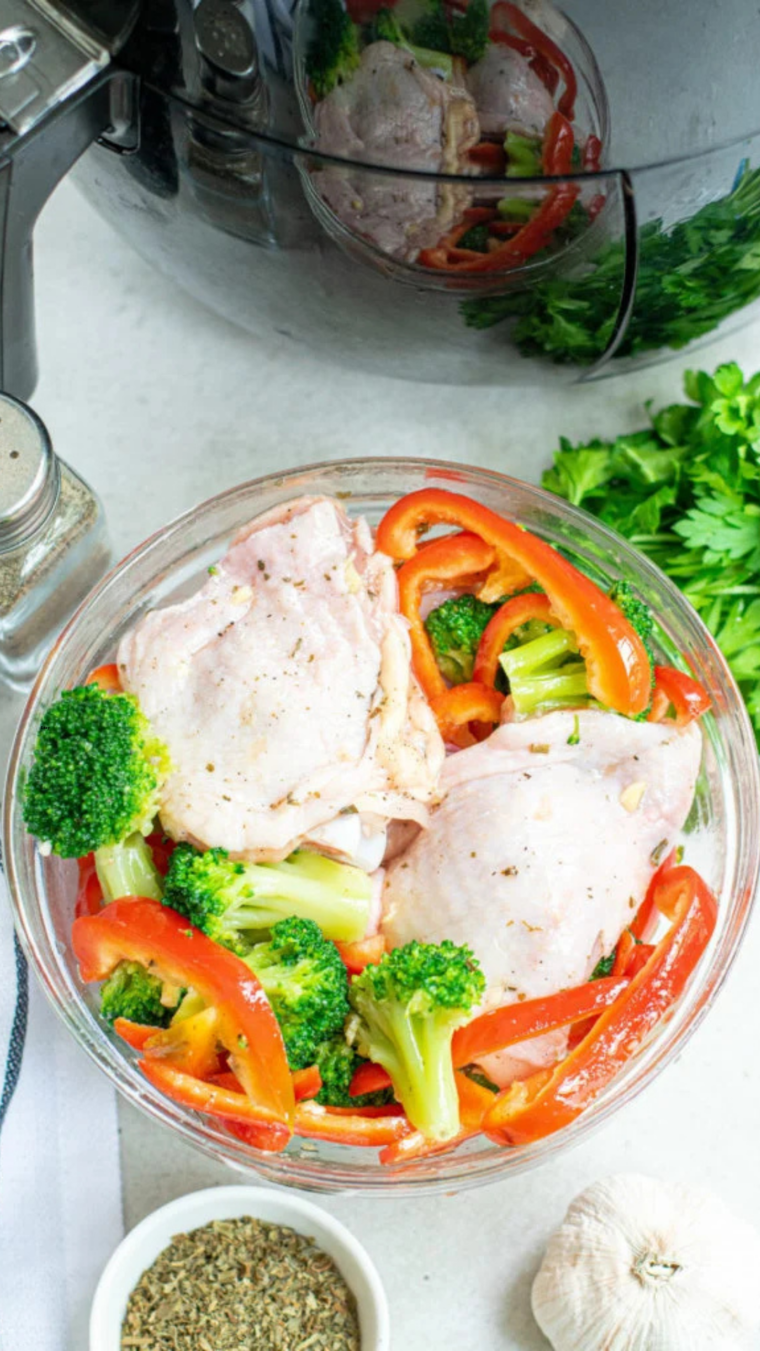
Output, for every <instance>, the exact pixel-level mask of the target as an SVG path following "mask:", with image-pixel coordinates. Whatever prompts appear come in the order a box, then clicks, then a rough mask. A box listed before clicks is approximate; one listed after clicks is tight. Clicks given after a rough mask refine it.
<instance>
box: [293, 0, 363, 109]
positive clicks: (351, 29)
mask: <svg viewBox="0 0 760 1351" xmlns="http://www.w3.org/2000/svg"><path fill="white" fill-rule="evenodd" d="M310 13H311V17H312V20H313V23H314V35H313V37H312V39H311V41H310V42H309V45H308V48H307V51H306V74H307V75H308V77H309V79H310V80H311V83H312V85H313V86H314V92H315V94H316V95H317V98H320V99H323V98H325V97H326V96H327V95H328V94H329V93H330V90H331V89H334V88H335V86H336V84H342V83H343V81H344V80H349V79H350V78H351V76H352V75H353V73H354V71H355V70H356V68H357V66H358V65H359V30H358V29H357V28H356V27H355V25H354V24H353V23H352V22H351V20H350V18H349V17H348V14H347V13H346V11H345V9H344V8H343V5H342V4H341V0H311V6H310Z"/></svg>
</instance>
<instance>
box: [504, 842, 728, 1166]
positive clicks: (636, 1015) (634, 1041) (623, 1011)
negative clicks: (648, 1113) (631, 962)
mask: <svg viewBox="0 0 760 1351" xmlns="http://www.w3.org/2000/svg"><path fill="white" fill-rule="evenodd" d="M656 898H657V905H658V908H659V909H660V910H661V911H662V912H663V913H664V914H665V915H666V916H667V917H668V919H670V920H671V927H670V929H669V931H668V933H667V934H666V935H665V937H664V938H662V939H661V941H660V942H659V943H658V944H657V946H656V947H655V949H654V952H653V953H652V955H651V956H650V958H649V960H648V962H647V963H646V965H645V966H644V967H643V969H642V970H641V971H639V973H638V975H636V976H635V977H634V979H633V980H632V981H631V982H630V984H629V985H628V986H627V988H626V989H625V990H624V991H623V993H622V994H621V995H620V997H619V998H618V999H617V1000H616V1002H615V1003H614V1004H613V1005H612V1006H611V1007H610V1008H608V1009H607V1010H606V1011H605V1012H604V1013H602V1014H601V1016H600V1017H599V1018H598V1019H597V1021H596V1022H595V1024H594V1026H593V1028H592V1029H591V1031H590V1032H589V1033H588V1035H587V1036H586V1037H584V1039H583V1041H581V1042H580V1043H579V1045H577V1046H576V1047H575V1049H574V1050H573V1051H571V1052H570V1054H569V1055H568V1056H567V1057H566V1058H565V1059H564V1060H563V1061H562V1062H561V1063H560V1064H559V1065H558V1066H557V1067H556V1069H554V1070H550V1071H546V1070H542V1071H540V1072H539V1073H538V1074H535V1075H533V1076H532V1077H531V1078H530V1079H527V1080H525V1081H524V1082H523V1083H519V1084H514V1085H513V1086H512V1087H511V1088H509V1089H507V1090H506V1091H505V1092H504V1093H500V1094H499V1096H498V1098H497V1099H496V1101H495V1103H494V1104H493V1106H492V1107H491V1109H490V1111H489V1112H488V1114H487V1115H486V1118H485V1120H484V1123H483V1129H484V1131H485V1133H486V1134H487V1135H488V1137H489V1139H492V1140H495V1141H496V1142H497V1143H499V1144H505V1145H522V1144H528V1143H530V1142H531V1141H533V1140H540V1139H542V1138H543V1137H544V1136H546V1135H551V1134H553V1133H554V1132H555V1131H558V1130H560V1129H561V1128H562V1127H563V1126H568V1125H569V1124H570V1123H571V1122H572V1121H574V1120H575V1118H576V1117H577V1116H579V1115H580V1113H581V1112H583V1111H584V1110H585V1109H586V1108H587V1107H589V1106H590V1105H591V1104H592V1103H593V1102H594V1101H595V1100H596V1098H598V1097H599V1095H600V1094H601V1093H602V1092H603V1090H604V1089H605V1088H606V1087H607V1085H608V1084H609V1083H610V1082H611V1080H612V1079H614V1077H615V1075H616V1074H617V1073H618V1071H619V1070H620V1069H622V1067H623V1065H625V1064H626V1062H627V1061H628V1060H629V1059H630V1058H631V1056H633V1055H635V1054H636V1052H637V1051H638V1050H639V1049H640V1047H641V1046H642V1045H643V1043H644V1042H645V1041H646V1040H647V1039H648V1037H649V1036H650V1034H651V1033H652V1032H653V1031H654V1029H655V1027H656V1026H657V1024H658V1023H659V1021H660V1019H661V1018H662V1017H663V1015H664V1014H665V1013H667V1012H668V1010H669V1009H670V1008H671V1007H672V1005H673V1004H674V1003H675V1001H676V1000H677V999H678V998H679V996H680V995H681V994H682V993H683V990H684V989H685V987H686V984H687V982H688V980H689V977H690V976H691V974H692V972H693V970H694V968H695V966H696V965H697V963H698V961H699V960H700V958H701V956H702V954H703V953H704V951H705V948H706V947H707V945H708V943H709V941H710V938H711V936H712V933H713V930H714V928H715V924H716V920H717V907H716V903H715V897H714V896H713V895H712V892H711V891H710V890H709V888H708V887H707V886H706V885H705V883H704V882H703V880H702V878H701V877H700V876H699V874H698V873H696V872H695V871H694V869H693V868H687V867H678V868H673V869H671V871H670V872H668V873H667V874H666V875H665V876H664V877H663V879H662V881H661V883H660V885H659V886H658V888H657V892H656Z"/></svg>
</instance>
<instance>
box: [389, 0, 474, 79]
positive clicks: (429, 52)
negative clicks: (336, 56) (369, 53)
mask: <svg viewBox="0 0 760 1351" xmlns="http://www.w3.org/2000/svg"><path fill="white" fill-rule="evenodd" d="M370 40H371V41H372V42H392V43H393V44H394V46H395V47H403V48H404V50H405V51H407V52H409V53H410V54H411V55H412V56H413V57H414V59H415V61H416V62H417V64H418V65H420V66H425V67H427V68H428V69H430V70H438V71H440V72H441V74H442V75H443V76H444V78H445V79H447V80H450V79H451V78H452V76H453V74H454V61H453V59H452V57H451V55H450V54H449V52H450V49H449V48H448V47H437V48H436V47H432V48H431V47H429V46H427V45H425V44H424V43H423V44H422V45H420V44H419V43H415V42H410V41H409V38H408V37H407V35H406V33H405V32H404V30H403V28H402V27H401V24H400V23H399V21H398V19H397V18H396V15H395V14H394V13H393V10H391V9H380V10H378V12H377V14H376V15H375V17H374V19H373V21H372V25H371V27H370Z"/></svg>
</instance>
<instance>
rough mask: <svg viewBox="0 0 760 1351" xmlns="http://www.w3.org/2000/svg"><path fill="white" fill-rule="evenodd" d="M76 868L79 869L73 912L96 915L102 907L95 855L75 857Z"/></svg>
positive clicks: (101, 893)
mask: <svg viewBox="0 0 760 1351" xmlns="http://www.w3.org/2000/svg"><path fill="white" fill-rule="evenodd" d="M77 868H78V870H79V885H78V887H77V897H76V901H75V902H74V914H75V915H97V913H98V911H99V910H102V908H103V888H102V887H101V885H100V881H99V879H98V872H97V868H96V867H95V855H94V854H85V856H84V858H80V859H77Z"/></svg>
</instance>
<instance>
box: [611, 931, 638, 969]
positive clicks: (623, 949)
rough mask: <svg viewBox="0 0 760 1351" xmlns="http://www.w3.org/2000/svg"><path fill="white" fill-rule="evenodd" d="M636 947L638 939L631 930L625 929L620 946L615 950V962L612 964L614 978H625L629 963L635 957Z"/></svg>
mask: <svg viewBox="0 0 760 1351" xmlns="http://www.w3.org/2000/svg"><path fill="white" fill-rule="evenodd" d="M635 947H636V939H635V938H634V936H633V934H632V933H631V931H630V929H624V930H623V932H622V933H621V935H620V937H619V939H618V945H617V947H616V949H615V960H614V962H613V963H612V971H611V972H610V975H612V976H624V975H625V973H626V971H627V970H628V963H629V962H630V960H631V957H632V956H633V951H634V948H635Z"/></svg>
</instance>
